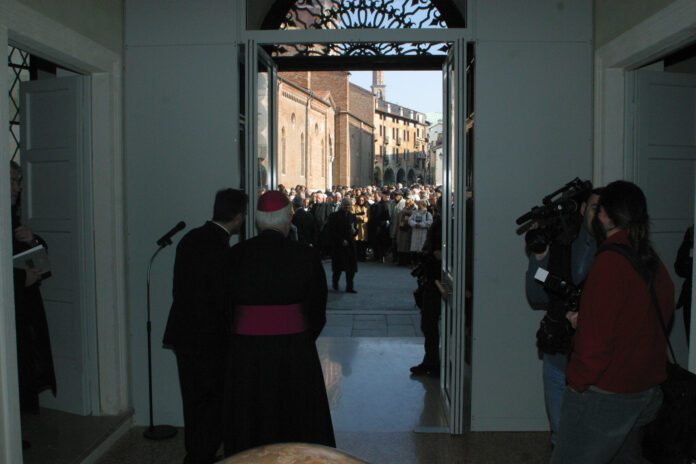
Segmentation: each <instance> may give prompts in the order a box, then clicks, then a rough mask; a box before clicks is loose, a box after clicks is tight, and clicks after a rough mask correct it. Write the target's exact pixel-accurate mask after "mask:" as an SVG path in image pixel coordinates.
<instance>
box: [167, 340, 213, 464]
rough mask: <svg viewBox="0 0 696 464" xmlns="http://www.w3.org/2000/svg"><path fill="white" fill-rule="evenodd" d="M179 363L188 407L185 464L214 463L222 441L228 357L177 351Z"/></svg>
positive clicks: (184, 400) (185, 408)
mask: <svg viewBox="0 0 696 464" xmlns="http://www.w3.org/2000/svg"><path fill="white" fill-rule="evenodd" d="M176 363H177V367H178V369H179V385H180V386H181V399H182V403H183V406H184V443H185V447H186V458H185V459H184V464H209V463H212V462H214V460H215V454H216V453H217V450H218V448H219V447H220V443H222V408H223V392H224V388H223V385H224V369H225V358H224V356H220V354H219V353H202V354H199V353H189V352H180V351H177V352H176Z"/></svg>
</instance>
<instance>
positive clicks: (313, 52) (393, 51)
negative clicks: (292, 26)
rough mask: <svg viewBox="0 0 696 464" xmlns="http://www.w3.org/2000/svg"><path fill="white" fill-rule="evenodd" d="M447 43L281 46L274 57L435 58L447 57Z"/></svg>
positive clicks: (273, 49) (274, 51) (275, 49)
mask: <svg viewBox="0 0 696 464" xmlns="http://www.w3.org/2000/svg"><path fill="white" fill-rule="evenodd" d="M449 47H450V44H449V43H447V42H417V43H415V42H414V43H389V42H359V43H355V42H353V43H332V44H279V45H276V46H274V47H273V48H272V49H271V54H272V55H273V56H305V57H309V56H404V55H405V56H433V55H441V56H444V55H447V51H448V50H449Z"/></svg>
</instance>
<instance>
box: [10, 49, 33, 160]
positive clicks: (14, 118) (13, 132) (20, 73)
mask: <svg viewBox="0 0 696 464" xmlns="http://www.w3.org/2000/svg"><path fill="white" fill-rule="evenodd" d="M29 61H30V55H29V52H25V51H24V50H20V49H19V48H15V47H13V46H11V45H10V46H8V56H7V66H8V68H9V87H10V98H9V100H10V153H11V154H12V158H11V159H13V160H15V159H16V158H17V156H18V155H19V149H20V139H19V137H20V136H19V124H20V120H19V108H20V106H19V83H20V82H23V81H28V80H29V79H30V71H29V64H30V63H29Z"/></svg>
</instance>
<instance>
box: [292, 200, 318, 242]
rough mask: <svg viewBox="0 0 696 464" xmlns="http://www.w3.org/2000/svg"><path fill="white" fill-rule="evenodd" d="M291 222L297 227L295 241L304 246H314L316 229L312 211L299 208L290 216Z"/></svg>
mask: <svg viewBox="0 0 696 464" xmlns="http://www.w3.org/2000/svg"><path fill="white" fill-rule="evenodd" d="M292 223H293V225H294V226H295V227H297V241H298V242H300V243H301V244H302V245H305V246H309V245H312V246H314V244H315V243H316V241H317V230H316V223H315V221H314V216H313V215H312V213H310V212H309V211H305V210H304V209H303V208H299V209H298V210H297V211H295V214H294V215H293V217H292Z"/></svg>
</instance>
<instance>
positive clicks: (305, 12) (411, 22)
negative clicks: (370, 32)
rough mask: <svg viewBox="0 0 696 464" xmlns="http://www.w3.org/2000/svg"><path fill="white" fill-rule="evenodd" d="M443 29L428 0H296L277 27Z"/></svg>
mask: <svg viewBox="0 0 696 464" xmlns="http://www.w3.org/2000/svg"><path fill="white" fill-rule="evenodd" d="M360 28H374V29H415V28H418V29H445V28H447V24H446V23H445V20H444V19H443V17H442V15H441V14H440V11H438V9H437V8H435V6H434V5H433V4H432V3H431V1H430V0H298V1H297V2H296V3H295V4H294V6H293V7H292V8H290V10H289V11H288V13H287V15H286V16H285V21H283V22H282V23H281V25H280V29H360Z"/></svg>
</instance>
